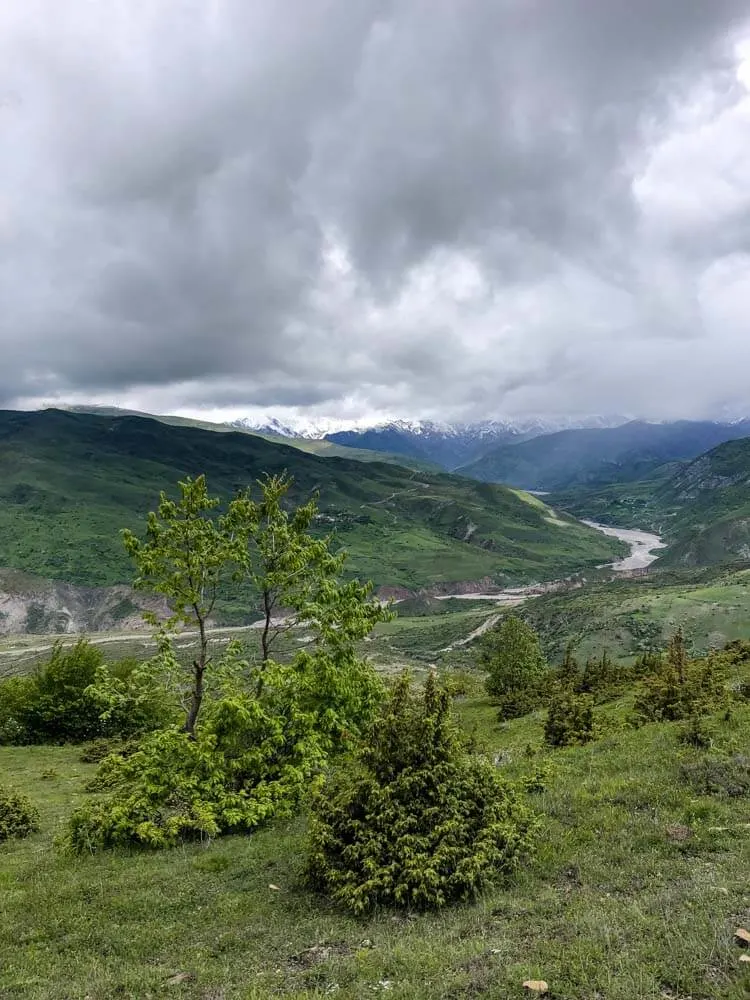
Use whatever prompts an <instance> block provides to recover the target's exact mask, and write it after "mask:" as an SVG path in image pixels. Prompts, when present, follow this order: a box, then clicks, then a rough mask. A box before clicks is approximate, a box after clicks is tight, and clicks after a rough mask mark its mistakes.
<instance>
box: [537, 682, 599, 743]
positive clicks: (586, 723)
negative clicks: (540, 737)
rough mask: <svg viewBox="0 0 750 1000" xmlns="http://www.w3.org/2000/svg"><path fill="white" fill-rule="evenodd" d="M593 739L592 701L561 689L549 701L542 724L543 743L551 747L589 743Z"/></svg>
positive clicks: (566, 689)
mask: <svg viewBox="0 0 750 1000" xmlns="http://www.w3.org/2000/svg"><path fill="white" fill-rule="evenodd" d="M593 738H594V700H593V698H592V697H591V695H589V694H576V692H575V691H573V690H571V689H570V688H563V689H562V690H561V691H559V692H556V693H555V694H553V695H552V698H551V699H550V703H549V707H548V709H547V718H546V720H545V723H544V742H545V743H547V744H548V745H549V746H553V747H568V746H573V745H575V744H583V743H590V742H591V740H593Z"/></svg>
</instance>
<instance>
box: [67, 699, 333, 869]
mask: <svg viewBox="0 0 750 1000" xmlns="http://www.w3.org/2000/svg"><path fill="white" fill-rule="evenodd" d="M284 708H286V710H284ZM323 759H324V755H323V752H322V750H321V746H320V737H319V734H318V733H317V732H316V731H315V728H314V725H313V718H312V716H310V715H307V714H305V713H302V712H299V711H296V710H295V708H294V706H293V705H291V706H289V705H287V706H286V707H284V706H276V705H272V704H271V703H270V702H269V701H268V700H266V701H260V700H258V699H255V698H251V697H244V696H237V697H235V698H231V699H229V698H227V699H222V700H218V701H217V702H215V703H214V704H212V705H211V706H210V709H208V710H207V711H206V717H205V723H204V725H203V726H202V728H201V729H200V730H199V731H198V732H197V734H196V736H195V738H193V737H191V736H190V735H189V734H187V733H185V732H182V731H178V730H176V729H171V730H163V731H159V732H155V733H151V734H149V735H147V736H145V737H143V738H142V739H141V740H140V742H139V745H138V747H137V749H135V751H134V752H132V753H129V754H128V755H127V756H122V754H120V753H113V754H110V755H109V756H107V757H105V758H104V759H103V760H102V762H101V764H100V765H99V770H98V772H97V774H96V776H95V778H94V780H93V781H92V782H90V783H89V790H92V791H104V792H106V793H107V794H106V796H105V797H103V798H100V799H97V800H96V801H92V802H89V803H87V804H85V805H83V806H81V807H80V808H79V809H77V810H76V811H75V812H74V813H73V815H72V817H71V819H70V823H69V826H68V832H67V835H66V836H65V838H64V839H63V846H64V847H66V848H68V849H69V850H71V851H72V852H73V853H82V852H88V851H97V850H101V849H105V848H111V847H118V846H126V845H132V846H137V847H149V848H164V847H173V846H175V845H176V844H178V843H179V842H180V841H184V840H191V839H210V838H213V837H216V836H219V835H221V834H224V833H229V832H247V831H249V830H252V829H254V828H255V827H257V826H259V825H260V824H262V823H264V822H265V821H267V820H269V819H271V818H272V817H279V816H285V815H289V814H290V813H291V811H292V810H293V809H294V808H295V807H296V806H297V804H298V802H299V799H300V797H301V795H302V794H303V792H304V791H305V790H306V789H307V788H308V787H309V785H310V782H311V781H312V780H313V779H314V776H315V773H316V771H317V770H318V769H319V768H320V766H321V764H322V761H323Z"/></svg>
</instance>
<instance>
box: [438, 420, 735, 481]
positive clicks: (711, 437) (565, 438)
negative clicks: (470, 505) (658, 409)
mask: <svg viewBox="0 0 750 1000" xmlns="http://www.w3.org/2000/svg"><path fill="white" fill-rule="evenodd" d="M748 435H750V420H738V421H735V422H732V423H719V422H716V421H694V420H678V421H675V422H671V423H647V422H645V421H639V420H633V421H629V422H628V423H625V424H621V425H620V426H618V427H593V428H580V429H575V430H564V431H558V432H557V433H554V434H543V435H540V436H537V437H534V438H531V439H529V440H526V441H521V442H517V443H514V444H503V445H500V446H499V447H496V448H493V449H490V450H488V451H487V452H485V453H484V454H483V455H482V456H481V457H480V458H478V459H476V460H475V461H473V462H471V463H469V464H467V465H464V466H462V467H461V468H460V469H459V470H458V471H459V472H460V474H461V475H465V476H471V477H472V478H474V479H482V480H484V481H485V482H502V483H509V484H510V485H512V486H517V487H521V488H522V489H529V490H540V491H555V490H567V489H571V488H573V487H582V486H598V485H604V484H606V483H617V482H631V481H635V480H638V479H642V478H643V477H644V476H646V475H648V474H649V473H650V472H652V471H653V470H655V469H657V468H659V467H660V466H663V465H664V464H665V463H667V462H679V461H685V460H689V459H693V458H696V457H697V456H698V455H700V454H702V453H703V452H706V451H708V450H709V449H711V448H714V447H716V445H719V444H721V443H722V442H724V441H729V440H733V439H736V438H742V437H746V436H748Z"/></svg>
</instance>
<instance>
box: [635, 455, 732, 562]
mask: <svg viewBox="0 0 750 1000" xmlns="http://www.w3.org/2000/svg"><path fill="white" fill-rule="evenodd" d="M653 506H654V508H655V512H656V516H657V517H658V518H659V520H660V522H661V524H662V525H663V528H664V533H665V537H666V540H667V541H668V542H669V548H668V550H667V551H666V552H665V554H664V556H663V557H662V559H660V560H659V562H660V564H661V565H664V566H705V565H711V564H714V563H720V562H727V561H731V560H738V559H748V558H750V438H743V439H742V440H739V441H727V442H726V443H724V444H721V445H719V447H718V448H714V449H712V450H711V451H709V452H707V453H706V454H705V455H701V456H700V457H699V458H697V459H695V461H693V462H689V463H687V464H686V465H684V466H683V467H682V468H680V469H678V470H677V472H675V473H674V474H673V475H672V476H671V477H669V478H668V479H667V480H666V481H665V482H664V483H663V484H662V485H661V486H659V487H658V489H657V490H656V491H655V494H654V500H653Z"/></svg>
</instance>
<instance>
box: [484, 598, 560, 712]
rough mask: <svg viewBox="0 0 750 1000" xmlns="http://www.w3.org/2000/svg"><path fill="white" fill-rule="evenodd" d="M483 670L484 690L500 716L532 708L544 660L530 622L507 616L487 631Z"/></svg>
mask: <svg viewBox="0 0 750 1000" xmlns="http://www.w3.org/2000/svg"><path fill="white" fill-rule="evenodd" d="M480 662H481V664H482V666H483V667H484V668H485V670H487V672H488V677H487V681H486V687H487V691H488V693H489V694H490V695H492V697H493V698H494V699H495V700H496V701H497V702H498V705H499V709H500V717H501V719H513V718H516V717H518V716H521V715H526V713H527V712H531V711H533V709H534V708H536V707H537V705H538V704H539V702H540V699H541V688H542V686H543V682H544V679H545V673H546V666H547V664H546V660H545V658H544V654H543V653H542V649H541V646H540V644H539V637H538V636H537V634H536V632H535V631H534V629H533V628H531V626H530V625H527V624H526V622H525V621H523V620H522V619H521V618H518V617H517V616H516V615H509V616H508V617H507V618H506V619H505V620H504V621H503V623H502V624H501V626H500V627H499V628H498V629H495V630H494V631H493V632H491V633H490V634H489V635H488V637H487V640H486V642H485V644H484V648H483V650H482V653H481V654H480Z"/></svg>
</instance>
